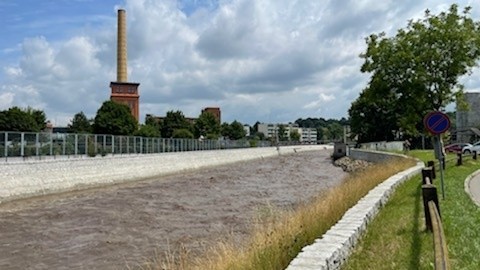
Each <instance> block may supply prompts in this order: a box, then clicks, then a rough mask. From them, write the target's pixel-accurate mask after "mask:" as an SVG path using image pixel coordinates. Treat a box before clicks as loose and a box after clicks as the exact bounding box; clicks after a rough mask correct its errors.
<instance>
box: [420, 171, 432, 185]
mask: <svg viewBox="0 0 480 270" xmlns="http://www.w3.org/2000/svg"><path fill="white" fill-rule="evenodd" d="M427 179H429V182H428V183H427ZM425 184H433V170H432V168H431V167H426V168H423V169H422V185H425Z"/></svg>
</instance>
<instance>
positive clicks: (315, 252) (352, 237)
mask: <svg viewBox="0 0 480 270" xmlns="http://www.w3.org/2000/svg"><path fill="white" fill-rule="evenodd" d="M423 167H424V164H423V162H418V163H417V165H416V166H414V167H412V168H410V169H408V170H405V171H403V172H400V173H397V174H396V175H394V176H392V177H389V178H388V179H387V180H385V181H384V182H382V183H381V184H379V185H378V186H376V187H375V188H374V189H372V190H371V191H369V192H368V194H367V195H365V196H364V197H363V198H362V199H361V200H360V201H359V202H358V203H357V204H356V205H355V206H353V207H352V208H350V209H349V210H348V211H347V212H345V214H344V215H343V217H342V218H341V219H340V220H339V221H338V222H337V224H335V225H334V226H332V227H331V228H330V229H329V230H328V231H327V232H326V233H325V234H324V235H323V236H322V237H321V238H319V239H317V240H315V242H314V243H313V244H311V245H309V246H306V247H304V248H303V249H302V251H301V252H300V253H299V254H298V256H297V257H296V258H295V259H293V260H292V261H291V262H290V264H289V266H288V267H287V270H310V269H318V270H322V269H323V270H333V269H340V266H341V265H342V264H343V263H344V262H345V261H346V260H347V258H348V256H349V255H350V253H351V251H352V250H353V248H354V247H355V245H356V244H357V242H358V240H359V239H360V237H361V235H362V234H363V233H364V232H365V230H366V228H367V225H368V224H369V223H370V222H371V221H372V220H373V218H374V217H375V216H376V215H377V213H378V212H379V211H380V208H381V207H382V206H383V205H385V204H386V202H387V201H388V199H389V198H390V196H391V195H392V194H393V192H394V190H395V188H396V187H397V186H398V185H399V184H400V183H402V182H404V181H405V180H407V179H410V178H411V177H412V176H414V175H416V174H418V173H419V172H420V171H421V169H422V168H423Z"/></svg>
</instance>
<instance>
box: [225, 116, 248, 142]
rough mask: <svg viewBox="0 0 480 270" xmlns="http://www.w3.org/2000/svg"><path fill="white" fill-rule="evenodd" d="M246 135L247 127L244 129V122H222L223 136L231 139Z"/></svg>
mask: <svg viewBox="0 0 480 270" xmlns="http://www.w3.org/2000/svg"><path fill="white" fill-rule="evenodd" d="M245 135H246V132H245V129H243V125H242V123H240V122H238V121H237V120H234V121H233V122H232V123H230V124H228V123H223V124H222V136H224V137H226V138H229V139H230V140H239V139H242V138H244V137H245Z"/></svg>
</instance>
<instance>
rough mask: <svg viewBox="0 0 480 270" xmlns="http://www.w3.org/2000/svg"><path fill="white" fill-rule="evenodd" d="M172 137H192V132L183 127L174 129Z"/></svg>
mask: <svg viewBox="0 0 480 270" xmlns="http://www.w3.org/2000/svg"><path fill="white" fill-rule="evenodd" d="M172 138H178V139H180V138H181V139H193V133H192V132H191V131H190V130H188V129H185V128H180V129H175V130H174V131H173V134H172Z"/></svg>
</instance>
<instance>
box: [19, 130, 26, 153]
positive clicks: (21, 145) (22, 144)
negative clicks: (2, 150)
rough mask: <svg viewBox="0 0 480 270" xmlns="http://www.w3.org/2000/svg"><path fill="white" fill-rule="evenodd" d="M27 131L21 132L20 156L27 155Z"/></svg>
mask: <svg viewBox="0 0 480 270" xmlns="http://www.w3.org/2000/svg"><path fill="white" fill-rule="evenodd" d="M24 147H25V133H23V132H22V133H20V156H21V157H25V149H24Z"/></svg>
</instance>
